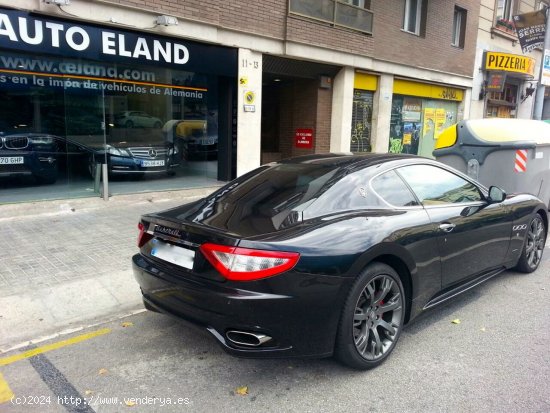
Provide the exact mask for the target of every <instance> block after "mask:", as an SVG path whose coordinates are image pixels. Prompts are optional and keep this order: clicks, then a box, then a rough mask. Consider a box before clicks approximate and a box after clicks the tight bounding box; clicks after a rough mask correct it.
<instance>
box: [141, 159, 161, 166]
mask: <svg viewBox="0 0 550 413" xmlns="http://www.w3.org/2000/svg"><path fill="white" fill-rule="evenodd" d="M141 166H164V159H163V160H161V161H141Z"/></svg>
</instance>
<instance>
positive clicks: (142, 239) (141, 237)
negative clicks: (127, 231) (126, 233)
mask: <svg viewBox="0 0 550 413" xmlns="http://www.w3.org/2000/svg"><path fill="white" fill-rule="evenodd" d="M138 229H139V234H138V240H137V246H138V248H141V247H143V246H144V245H145V244H147V242H148V241H149V240H150V239H151V238H153V235H152V234H149V233H147V230H146V229H145V225H143V223H141V222H140V223H139V224H138Z"/></svg>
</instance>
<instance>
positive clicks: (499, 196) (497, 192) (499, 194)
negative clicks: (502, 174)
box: [488, 186, 506, 204]
mask: <svg viewBox="0 0 550 413" xmlns="http://www.w3.org/2000/svg"><path fill="white" fill-rule="evenodd" d="M505 199H506V192H504V191H503V190H502V189H500V188H499V187H498V186H492V187H490V188H489V199H488V201H489V203H491V204H496V203H499V202H502V201H504V200H505Z"/></svg>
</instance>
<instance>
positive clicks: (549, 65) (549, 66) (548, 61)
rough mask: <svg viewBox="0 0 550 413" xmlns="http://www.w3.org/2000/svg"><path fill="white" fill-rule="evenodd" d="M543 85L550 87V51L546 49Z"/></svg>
mask: <svg viewBox="0 0 550 413" xmlns="http://www.w3.org/2000/svg"><path fill="white" fill-rule="evenodd" d="M541 83H542V84H543V85H544V86H550V50H548V49H544V59H543V65H542V78H541Z"/></svg>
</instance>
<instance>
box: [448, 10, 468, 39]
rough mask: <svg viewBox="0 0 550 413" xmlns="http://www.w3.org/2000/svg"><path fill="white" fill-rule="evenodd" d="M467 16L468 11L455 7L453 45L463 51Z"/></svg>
mask: <svg viewBox="0 0 550 413" xmlns="http://www.w3.org/2000/svg"><path fill="white" fill-rule="evenodd" d="M466 16H467V12H466V10H464V9H463V8H460V7H458V6H455V11H454V16H453V33H452V41H451V44H452V45H453V46H455V47H460V48H461V49H463V48H464V41H465V37H466Z"/></svg>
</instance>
